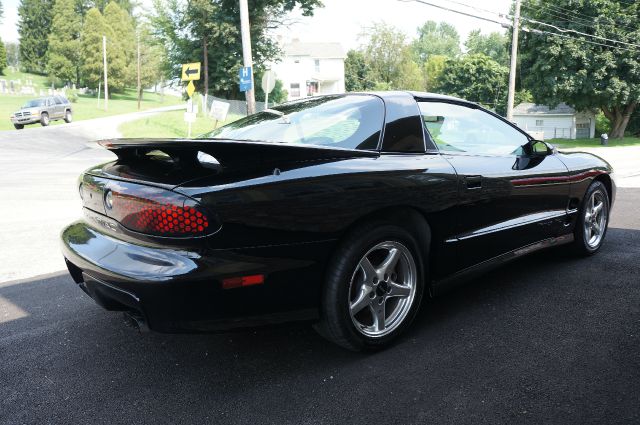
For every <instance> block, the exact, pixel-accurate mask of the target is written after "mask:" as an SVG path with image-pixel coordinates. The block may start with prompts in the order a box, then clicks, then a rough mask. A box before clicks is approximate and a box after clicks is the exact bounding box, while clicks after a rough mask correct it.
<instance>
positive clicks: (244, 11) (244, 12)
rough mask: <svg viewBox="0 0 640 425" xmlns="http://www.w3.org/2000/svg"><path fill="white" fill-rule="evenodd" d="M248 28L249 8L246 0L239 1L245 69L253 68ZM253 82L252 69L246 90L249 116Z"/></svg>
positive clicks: (252, 108) (253, 107)
mask: <svg viewBox="0 0 640 425" xmlns="http://www.w3.org/2000/svg"><path fill="white" fill-rule="evenodd" d="M249 30H250V26H249V6H248V5H247V0H240V32H241V34H242V56H243V59H244V66H245V67H252V68H253V59H252V58H251V33H250V31H249ZM254 83H255V81H253V69H252V72H251V90H247V91H246V92H245V95H246V96H247V114H248V115H251V114H254V113H255V112H256V98H255V84H254Z"/></svg>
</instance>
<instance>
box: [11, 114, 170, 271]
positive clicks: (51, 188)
mask: <svg viewBox="0 0 640 425" xmlns="http://www.w3.org/2000/svg"><path fill="white" fill-rule="evenodd" d="M180 107H182V106H181V105H178V106H170V107H165V108H159V109H154V110H150V111H144V112H135V113H131V114H124V115H116V116H112V117H107V118H99V119H94V120H87V121H77V122H73V123H71V124H61V125H55V126H50V127H40V126H28V127H25V129H24V130H19V131H18V130H16V131H0V225H1V226H2V230H0V259H1V260H0V282H4V281H8V280H15V279H20V278H27V277H33V276H37V275H41V274H45V273H50V272H54V271H58V270H63V269H64V262H63V260H62V257H61V256H60V255H59V249H58V245H59V242H58V239H59V238H58V236H59V234H60V230H61V229H62V227H63V226H64V225H65V224H67V223H70V222H71V221H73V220H75V219H77V218H80V216H81V215H82V211H81V203H80V198H79V196H78V191H77V184H78V176H79V175H80V173H81V172H82V171H84V170H86V169H87V168H89V167H91V166H93V165H96V164H99V163H101V162H106V161H110V160H112V159H114V158H115V155H113V154H111V153H110V152H108V151H106V150H105V149H102V148H100V147H99V146H97V144H96V143H95V141H96V140H99V139H108V138H114V137H120V133H119V132H118V126H119V125H120V124H122V123H124V122H127V121H130V120H134V119H138V118H141V117H144V116H148V115H151V114H155V113H158V112H161V111H165V110H173V109H177V108H180Z"/></svg>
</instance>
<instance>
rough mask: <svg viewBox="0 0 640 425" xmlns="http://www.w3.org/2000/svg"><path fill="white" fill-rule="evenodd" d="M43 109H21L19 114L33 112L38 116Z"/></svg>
mask: <svg viewBox="0 0 640 425" xmlns="http://www.w3.org/2000/svg"><path fill="white" fill-rule="evenodd" d="M40 109H41V108H20V110H19V111H18V112H31V113H32V114H37V113H39V112H40Z"/></svg>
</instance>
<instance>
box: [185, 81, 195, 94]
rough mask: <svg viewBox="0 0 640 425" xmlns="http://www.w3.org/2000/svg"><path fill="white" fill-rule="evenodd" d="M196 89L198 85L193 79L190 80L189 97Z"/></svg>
mask: <svg viewBox="0 0 640 425" xmlns="http://www.w3.org/2000/svg"><path fill="white" fill-rule="evenodd" d="M195 91H196V86H195V85H193V81H189V84H187V94H188V95H189V97H191V96H193V92H195Z"/></svg>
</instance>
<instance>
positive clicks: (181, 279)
mask: <svg viewBox="0 0 640 425" xmlns="http://www.w3.org/2000/svg"><path fill="white" fill-rule="evenodd" d="M333 244H334V242H333V241H322V242H313V243H304V244H295V245H280V246H272V247H255V248H242V249H232V250H208V249H204V250H197V251H195V250H194V251H190V250H186V249H180V248H167V247H156V246H143V245H138V244H134V243H131V242H126V241H123V240H120V239H117V238H114V237H113V236H111V235H108V234H105V233H103V232H101V231H99V230H97V229H95V228H93V227H90V226H89V225H87V224H86V223H85V222H83V221H80V222H76V223H74V224H72V225H70V226H68V227H67V228H66V229H64V230H63V232H62V251H63V254H64V257H65V259H66V262H67V266H68V268H69V272H70V274H71V276H72V277H73V279H74V281H75V282H76V283H77V284H78V285H79V286H80V287H81V289H83V290H84V291H85V292H86V293H87V294H88V295H89V296H91V297H92V298H93V299H94V300H95V301H96V303H98V304H99V305H101V306H102V307H104V308H106V309H108V310H122V311H130V312H133V313H134V314H136V315H137V316H139V317H142V318H143V319H144V321H145V322H146V324H147V325H148V327H149V328H150V329H152V330H155V331H159V332H208V331H218V330H225V329H231V328H238V327H253V326H260V325H268V324H275V323H282V322H288V321H299V320H314V319H316V318H317V317H318V306H319V299H320V289H321V285H322V281H323V277H324V269H325V265H326V262H327V260H328V256H329V253H330V252H331V251H332V248H333ZM254 274H264V276H265V282H264V284H262V285H255V286H249V287H241V288H234V289H226V290H225V289H222V279H225V278H227V277H237V276H244V275H254Z"/></svg>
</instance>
